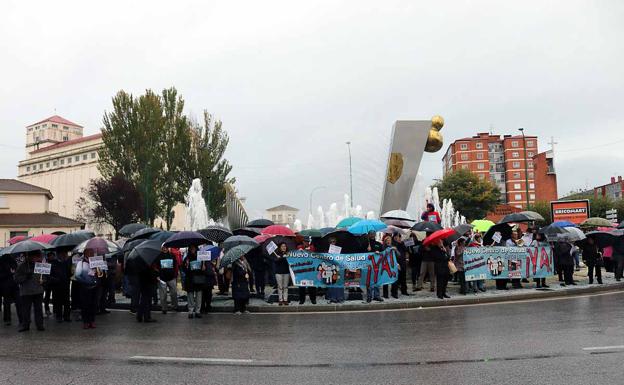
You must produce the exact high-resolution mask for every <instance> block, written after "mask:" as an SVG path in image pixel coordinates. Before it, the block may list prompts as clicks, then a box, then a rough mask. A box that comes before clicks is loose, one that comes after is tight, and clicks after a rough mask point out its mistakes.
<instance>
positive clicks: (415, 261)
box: [407, 233, 422, 291]
mask: <svg viewBox="0 0 624 385" xmlns="http://www.w3.org/2000/svg"><path fill="white" fill-rule="evenodd" d="M410 240H411V241H412V242H413V244H412V245H410V246H407V257H408V265H409V267H410V272H411V275H410V278H411V279H412V291H416V288H417V287H418V286H417V283H418V277H419V276H420V265H421V264H422V254H421V253H420V247H421V245H422V242H420V241H419V240H418V238H417V237H416V234H414V233H412V234H411V235H410Z"/></svg>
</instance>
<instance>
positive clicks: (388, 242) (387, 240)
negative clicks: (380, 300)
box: [381, 235, 399, 299]
mask: <svg viewBox="0 0 624 385" xmlns="http://www.w3.org/2000/svg"><path fill="white" fill-rule="evenodd" d="M382 247H383V249H382V250H384V251H385V250H386V249H395V250H396V247H394V245H393V244H392V236H390V235H385V236H384V237H383V246H382ZM398 254H399V253H398V250H397V255H398ZM397 259H398V258H397ZM389 287H390V285H383V286H382V287H381V291H382V293H383V297H384V298H386V299H388V297H389V296H388V288H389ZM392 296H393V297H394V298H399V296H398V295H397V296H395V295H394V294H393V295H392Z"/></svg>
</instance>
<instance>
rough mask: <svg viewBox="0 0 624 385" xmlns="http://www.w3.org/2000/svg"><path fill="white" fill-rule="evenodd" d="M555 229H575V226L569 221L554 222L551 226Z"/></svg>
mask: <svg viewBox="0 0 624 385" xmlns="http://www.w3.org/2000/svg"><path fill="white" fill-rule="evenodd" d="M551 226H555V227H576V225H575V224H574V223H572V222H570V221H555V222H553V223H552V224H551Z"/></svg>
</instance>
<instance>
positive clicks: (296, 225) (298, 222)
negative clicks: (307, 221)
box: [293, 219, 303, 233]
mask: <svg viewBox="0 0 624 385" xmlns="http://www.w3.org/2000/svg"><path fill="white" fill-rule="evenodd" d="M293 227H294V229H293V230H294V231H295V232H296V233H298V232H300V231H301V230H303V224H302V223H301V220H299V219H295V223H294V224H293Z"/></svg>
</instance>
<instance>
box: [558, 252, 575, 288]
mask: <svg viewBox="0 0 624 385" xmlns="http://www.w3.org/2000/svg"><path fill="white" fill-rule="evenodd" d="M554 254H555V255H556V257H557V261H558V264H559V267H560V268H561V270H562V272H563V279H564V283H562V284H561V286H566V285H576V283H574V280H573V274H574V256H573V255H572V245H571V244H570V243H569V242H566V241H559V242H557V243H555V250H554Z"/></svg>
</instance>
